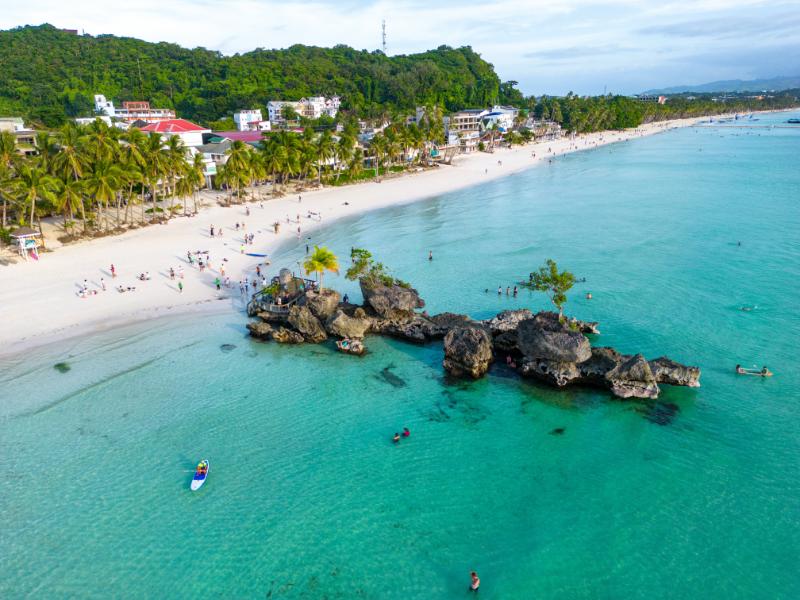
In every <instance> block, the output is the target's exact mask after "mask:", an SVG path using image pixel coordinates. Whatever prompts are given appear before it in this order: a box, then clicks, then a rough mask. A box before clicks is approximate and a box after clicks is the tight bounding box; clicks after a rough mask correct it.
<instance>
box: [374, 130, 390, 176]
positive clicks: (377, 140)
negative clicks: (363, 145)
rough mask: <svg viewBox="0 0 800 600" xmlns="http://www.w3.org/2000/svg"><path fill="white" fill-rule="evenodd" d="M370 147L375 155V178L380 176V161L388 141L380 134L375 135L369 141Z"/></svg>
mask: <svg viewBox="0 0 800 600" xmlns="http://www.w3.org/2000/svg"><path fill="white" fill-rule="evenodd" d="M370 148H371V149H372V153H373V154H374V156H375V179H377V178H378V177H379V176H380V174H381V173H380V169H381V162H383V158H384V157H385V156H386V153H387V151H388V149H389V142H388V140H387V139H386V137H384V136H383V135H382V134H380V133H379V134H377V135H375V137H374V138H372V142H371V143H370Z"/></svg>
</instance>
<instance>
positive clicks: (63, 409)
mask: <svg viewBox="0 0 800 600" xmlns="http://www.w3.org/2000/svg"><path fill="white" fill-rule="evenodd" d="M792 116H795V115H792ZM787 118H788V115H787V114H786V113H783V114H778V115H769V116H763V115H762V116H760V120H759V121H757V122H753V123H751V124H759V125H764V124H769V123H780V122H782V121H785V120H786V119H787ZM798 157H800V129H794V130H791V129H778V128H776V129H752V128H737V129H733V128H718V127H706V128H703V127H696V128H689V129H681V130H675V131H671V132H668V133H665V134H663V135H658V136H653V137H650V138H645V139H639V140H634V141H630V142H626V143H622V144H618V145H612V146H609V147H604V148H600V149H597V150H593V151H589V152H582V153H577V154H572V155H568V156H564V157H560V158H558V159H556V160H554V161H553V163H552V164H544V165H539V166H536V167H534V168H531V169H530V170H529V171H526V172H524V173H520V174H516V175H513V176H510V177H507V178H505V179H502V180H498V181H494V182H491V183H487V184H485V185H482V186H479V187H474V188H471V189H468V190H465V191H461V192H458V193H454V194H451V195H446V196H441V197H437V198H433V199H430V200H427V201H424V202H419V203H415V204H410V205H406V206H402V207H398V208H392V209H386V210H380V211H376V212H373V213H370V214H365V215H362V216H358V217H354V218H351V219H349V220H346V221H340V222H337V223H334V224H331V225H330V226H327V227H326V228H325V229H323V230H321V231H319V232H317V233H315V234H314V238H313V240H312V242H315V243H324V244H326V245H329V246H330V247H331V248H332V249H334V250H335V251H336V252H337V253H338V254H339V256H340V257H342V259H343V262H346V256H347V254H348V252H349V249H350V247H351V246H364V247H367V248H370V249H371V250H372V251H373V253H374V254H375V255H376V256H377V258H378V259H379V260H382V261H383V262H385V263H386V264H387V265H389V266H391V268H392V269H393V270H394V272H395V273H396V274H397V275H398V276H400V277H402V278H404V279H408V280H411V281H412V282H413V283H414V284H415V285H416V287H417V288H418V289H419V291H420V292H421V294H422V295H423V297H424V298H425V299H426V300H427V303H428V306H427V308H428V310H429V311H431V312H437V311H444V310H452V311H457V312H467V313H469V314H471V315H472V316H474V317H478V318H483V317H487V316H490V315H492V314H494V313H495V312H497V311H499V310H502V309H505V308H516V307H530V308H531V309H534V310H536V309H541V308H545V307H546V299H545V298H544V297H541V296H540V295H531V294H529V293H527V292H524V293H522V294H520V296H519V297H518V298H516V299H515V298H512V297H506V296H505V295H503V296H501V297H498V296H497V293H496V289H497V286H498V285H502V286H503V287H505V286H506V285H512V286H513V284H514V281H517V280H519V279H522V278H525V277H527V274H528V273H529V272H530V271H532V270H534V269H535V268H537V267H538V266H539V265H540V264H541V263H542V262H543V261H544V260H545V259H547V258H554V259H555V260H557V261H558V263H559V265H560V266H562V267H564V268H568V269H570V270H572V271H573V272H574V273H575V274H576V275H577V276H578V277H586V283H581V284H578V285H576V288H575V289H574V291H573V292H572V294H571V296H570V300H569V302H568V308H567V311H568V312H569V313H570V314H573V315H575V316H577V317H579V318H581V319H591V320H597V321H600V323H601V331H602V335H600V336H599V337H598V338H597V339H596V340H595V343H597V344H603V345H613V346H615V347H617V348H618V349H620V350H621V351H624V352H635V351H641V352H643V353H644V354H645V355H646V356H649V357H656V356H660V355H663V354H666V355H668V356H670V357H672V358H674V359H676V360H679V361H682V362H686V363H689V364H697V365H699V366H701V368H702V370H703V374H702V379H701V382H702V387H701V388H699V389H685V388H668V387H665V388H664V389H663V393H662V395H661V398H660V399H659V402H658V403H653V404H643V403H634V402H621V401H615V400H613V399H611V398H610V397H609V396H608V395H607V394H606V393H603V392H600V391H597V390H591V389H567V390H563V391H557V390H552V389H548V388H546V387H543V386H540V385H537V384H535V383H531V382H527V381H520V380H518V379H517V378H516V377H513V376H510V375H509V373H507V372H506V371H505V370H504V368H502V367H498V368H496V369H494V370H493V371H492V372H491V374H490V375H489V376H488V377H487V378H485V379H483V380H480V381H476V382H457V381H456V382H454V381H450V380H447V379H446V378H445V377H444V374H443V370H442V367H441V358H442V351H441V346H440V345H437V344H434V345H431V346H427V347H419V346H413V345H409V344H405V343H401V342H398V341H393V340H387V339H382V338H374V337H371V338H368V339H367V345H368V346H369V348H370V350H371V352H370V354H368V355H367V356H366V357H365V358H363V359H356V358H353V357H348V356H344V355H341V354H337V353H335V352H334V351H333V349H332V347H331V346H328V345H322V346H306V347H281V346H278V345H274V344H262V343H257V342H254V341H252V340H250V339H249V338H248V337H247V336H246V335H245V329H244V324H245V321H246V319H245V317H244V316H243V315H242V314H241V313H238V312H233V311H230V310H228V311H224V312H219V313H212V314H206V315H201V316H197V315H195V316H184V317H179V318H178V317H176V318H172V319H168V320H156V321H151V322H147V323H143V324H138V325H134V326H130V327H126V328H120V329H117V330H115V331H113V332H106V333H102V334H98V335H95V336H93V337H91V338H84V339H77V340H68V341H64V342H63V343H59V344H51V345H49V346H47V347H44V348H41V349H37V350H35V351H31V352H29V353H26V354H25V355H24V356H18V357H15V358H13V359H6V360H4V361H3V362H2V363H1V364H0V573H2V577H0V597H2V598H6V599H15V598H27V597H32V598H48V599H51V598H329V599H333V598H347V599H350V598H369V599H373V598H376V599H377V598H381V599H382V598H420V599H438V598H469V597H471V596H470V593H469V592H468V591H467V586H468V583H469V572H470V571H471V570H473V569H474V570H477V571H478V573H479V574H480V576H481V579H482V582H483V584H482V587H481V591H480V597H481V598H484V599H485V598H501V599H517V598H518V599H532V598H537V599H544V598H559V599H561V598H578V599H581V598H587V599H588V598H602V599H623V598H624V599H628V598H642V599H653V598H670V599H684V598H687V599H696V598H703V599H709V598H712V599H713V598H721V599H726V600H730V599H736V598H743V599H745V598H746V599H751V598H765V599H766V598H769V599H796V598H800V571H799V570H798V565H800V392H799V391H798V390H799V389H800V368H798V356H800V349H799V347H798V339H800V310H798V294H800V285H798V281H799V280H800V168H798V166H799V164H798ZM739 242H741V245H738V243H739ZM429 250H432V251H433V254H434V260H433V261H432V262H429V261H428V260H427V255H428V251H429ZM303 253H304V248H301V246H300V244H299V243H296V242H292V244H290V245H288V246H286V247H284V248H282V249H281V251H280V256H279V257H276V258H275V260H274V262H273V264H274V265H275V266H278V265H282V264H285V265H288V266H292V265H294V264H296V261H297V260H300V259H301V258H302V255H303ZM326 284H327V285H332V286H334V287H337V288H339V289H340V290H343V291H349V292H350V294H351V296H352V297H353V298H354V299H358V298H359V295H358V292H357V290H356V288H355V287H354V286H353V285H352V284H349V283H348V282H345V281H344V279H343V278H341V277H335V276H327V277H326ZM487 288H488V289H489V292H488V293H487V292H485V291H484V290H485V289H487ZM586 291H591V292H592V294H593V296H594V299H593V300H590V301H589V300H585V299H584V295H585V293H586ZM743 306H749V307H754V308H753V310H751V311H742V310H741V308H742V307H743ZM54 309H55V308H54ZM5 318H14V317H13V315H5ZM59 362H66V363H68V366H69V370H68V371H67V372H63V373H62V372H59V371H58V370H56V369H55V368H54V365H55V364H56V363H59ZM737 363H742V364H743V365H745V366H749V367H752V366H757V367H760V366H761V365H762V364H766V365H768V366H769V368H770V369H771V370H772V371H774V372H775V376H774V377H773V378H771V379H761V378H756V377H740V376H736V375H735V374H734V366H735V365H736V364H737ZM403 426H408V427H409V428H410V429H411V433H412V435H411V437H410V438H409V439H407V440H404V441H402V442H401V443H400V444H399V445H397V446H395V445H393V444H392V443H391V442H390V437H391V435H392V434H393V433H394V432H395V431H398V430H400V428H402V427H403ZM556 428H563V429H564V431H563V433H562V434H560V435H557V434H553V433H552V432H553V430H554V429H556ZM201 458H208V459H209V460H210V463H211V469H210V475H209V478H208V481H207V483H206V485H205V486H204V487H203V488H202V489H201V490H200V491H199V492H196V493H192V492H190V491H189V490H188V486H189V482H190V480H191V469H192V467H193V466H194V464H196V462H197V461H198V460H199V459H201Z"/></svg>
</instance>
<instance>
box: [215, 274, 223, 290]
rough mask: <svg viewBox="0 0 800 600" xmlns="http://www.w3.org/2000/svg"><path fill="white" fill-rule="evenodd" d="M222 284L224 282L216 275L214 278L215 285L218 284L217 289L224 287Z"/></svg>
mask: <svg viewBox="0 0 800 600" xmlns="http://www.w3.org/2000/svg"><path fill="white" fill-rule="evenodd" d="M221 284H222V282H221V281H220V280H219V277H216V278H215V279H214V285H215V286H217V291H220V289H222V287H221Z"/></svg>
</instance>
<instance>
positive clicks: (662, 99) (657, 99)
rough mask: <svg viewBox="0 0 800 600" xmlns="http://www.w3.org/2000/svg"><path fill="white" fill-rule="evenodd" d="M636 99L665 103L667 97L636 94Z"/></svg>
mask: <svg viewBox="0 0 800 600" xmlns="http://www.w3.org/2000/svg"><path fill="white" fill-rule="evenodd" d="M636 99H637V100H638V101H639V102H652V103H654V104H666V103H667V97H666V96H651V95H649V94H639V95H638V96H636Z"/></svg>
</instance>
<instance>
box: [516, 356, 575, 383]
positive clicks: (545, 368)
mask: <svg viewBox="0 0 800 600" xmlns="http://www.w3.org/2000/svg"><path fill="white" fill-rule="evenodd" d="M519 372H520V374H521V375H523V376H524V377H534V378H536V379H538V380H540V381H544V382H546V383H549V384H551V385H556V386H558V387H564V386H565V385H569V384H571V383H576V382H577V381H579V380H580V377H581V372H580V369H579V368H578V365H576V364H575V363H574V362H569V361H556V360H547V359H544V358H525V359H523V361H522V364H521V365H520V367H519Z"/></svg>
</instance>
